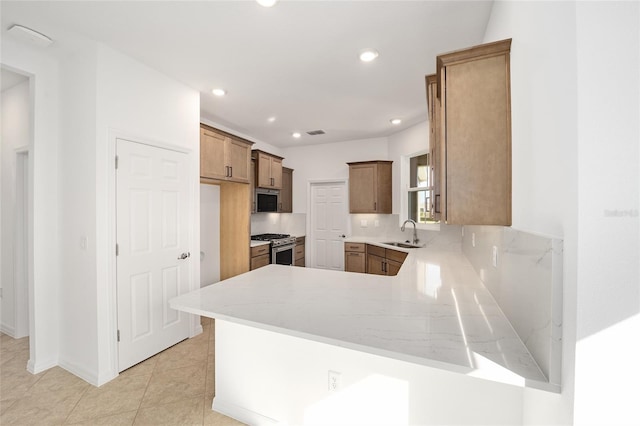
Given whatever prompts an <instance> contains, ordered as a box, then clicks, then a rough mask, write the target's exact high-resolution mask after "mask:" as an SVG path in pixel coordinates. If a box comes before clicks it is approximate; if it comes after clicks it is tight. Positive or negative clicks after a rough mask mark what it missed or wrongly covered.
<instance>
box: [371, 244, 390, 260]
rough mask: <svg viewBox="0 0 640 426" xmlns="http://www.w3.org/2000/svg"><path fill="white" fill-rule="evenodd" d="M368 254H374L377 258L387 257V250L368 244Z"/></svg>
mask: <svg viewBox="0 0 640 426" xmlns="http://www.w3.org/2000/svg"><path fill="white" fill-rule="evenodd" d="M367 254H373V255H375V256H380V257H386V253H385V249H384V248H382V247H378V246H373V245H371V244H367Z"/></svg>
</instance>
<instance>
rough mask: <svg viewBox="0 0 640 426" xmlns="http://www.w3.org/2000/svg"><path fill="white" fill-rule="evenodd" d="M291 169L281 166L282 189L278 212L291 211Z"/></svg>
mask: <svg viewBox="0 0 640 426" xmlns="http://www.w3.org/2000/svg"><path fill="white" fill-rule="evenodd" d="M292 192H293V170H292V169H288V168H286V167H283V168H282V189H281V190H280V206H279V211H280V213H292V212H293V193H292Z"/></svg>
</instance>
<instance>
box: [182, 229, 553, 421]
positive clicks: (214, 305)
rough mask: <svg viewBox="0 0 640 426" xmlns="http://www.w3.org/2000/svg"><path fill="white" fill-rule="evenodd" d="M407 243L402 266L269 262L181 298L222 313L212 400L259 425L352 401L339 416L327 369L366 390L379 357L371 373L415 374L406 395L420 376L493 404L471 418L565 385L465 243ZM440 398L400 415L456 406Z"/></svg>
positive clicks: (492, 415) (424, 382)
mask: <svg viewBox="0 0 640 426" xmlns="http://www.w3.org/2000/svg"><path fill="white" fill-rule="evenodd" d="M358 241H362V242H366V243H368V244H377V245H380V246H381V247H387V248H390V246H387V245H385V244H382V243H380V242H379V241H375V240H373V239H366V240H363V239H359V240H358ZM394 249H397V248H395V247H394ZM406 251H407V252H408V256H407V258H406V260H405V262H404V264H403V266H402V268H401V269H400V272H399V273H398V275H397V276H395V277H387V276H373V275H367V274H360V273H349V272H340V271H329V270H318V269H310V268H292V267H288V266H282V265H269V266H266V267H264V268H261V269H259V270H255V271H251V272H249V273H246V274H242V275H239V276H236V277H233V278H231V279H228V280H225V281H223V282H220V283H217V284H214V285H211V286H208V287H205V288H202V289H200V290H197V291H194V292H192V293H189V294H186V295H183V296H180V297H178V298H175V299H173V300H172V301H171V307H172V308H174V309H177V310H180V311H185V312H189V313H193V314H198V315H203V316H207V317H211V318H215V319H216V398H215V399H214V404H213V407H214V409H216V410H217V411H221V412H223V413H225V414H227V415H232V416H233V417H236V418H238V419H239V420H242V421H245V422H249V423H251V424H279V423H281V422H289V423H296V424H298V423H305V422H306V420H305V419H310V418H316V417H314V416H320V417H318V418H322V419H325V420H326V419H327V417H323V416H330V417H329V418H331V416H333V415H335V416H339V417H335V418H336V419H344V418H345V417H344V416H345V415H346V414H345V411H344V409H342V411H339V410H338V411H339V412H340V414H339V415H338V414H337V413H338V411H336V410H337V408H336V406H335V405H332V404H333V403H331V402H330V401H331V398H330V399H329V400H326V397H327V394H328V391H327V372H328V371H329V370H333V371H337V372H338V373H339V377H341V380H342V382H341V388H342V389H344V392H343V395H351V397H352V396H353V395H354V394H357V393H362V396H363V397H366V396H365V395H367V392H371V390H370V389H369V390H361V392H359V391H358V390H357V389H359V386H360V385H362V381H359V380H358V379H356V377H357V376H358V374H357V372H356V371H359V370H362V368H364V367H363V365H367V366H370V368H371V371H369V373H367V374H365V373H362V372H361V375H365V379H366V378H367V377H369V378H370V377H371V374H372V372H374V371H375V372H376V373H377V374H381V373H380V372H383V371H387V374H386V375H385V377H387V378H388V377H394V378H396V379H397V378H398V377H403V374H405V375H407V376H406V377H407V380H406V382H407V386H408V387H409V388H410V389H412V390H411V395H407V398H408V401H410V400H412V399H413V398H416V397H417V396H418V395H417V394H414V393H415V392H416V391H418V389H420V388H422V387H425V386H426V387H427V389H428V388H429V386H431V388H432V389H431V392H439V391H442V390H443V389H446V388H447V386H453V384H454V383H455V391H454V392H455V393H458V394H465V393H467V392H468V393H469V394H470V395H473V398H474V399H475V400H477V401H478V404H482V405H483V406H485V409H483V410H482V412H485V411H486V413H485V414H486V415H487V417H486V418H485V420H482V417H477V414H474V416H476V417H473V418H469V419H468V420H469V422H473V421H474V420H473V419H475V421H477V422H485V421H489V422H494V423H495V422H509V421H510V420H511V418H510V417H508V416H509V415H510V414H509V410H506V412H505V410H504V409H500V410H499V412H496V411H495V410H494V409H497V406H495V404H498V405H499V406H502V405H504V404H505V403H507V402H508V401H510V400H513V401H511V402H509V403H510V404H515V406H518V404H521V401H520V402H518V401H519V398H521V392H522V388H523V387H532V388H537V389H544V390H548V391H555V392H557V391H559V389H558V386H555V385H553V384H550V383H549V382H548V380H547V379H546V378H545V376H544V374H543V373H542V372H541V371H540V369H539V368H538V366H537V364H536V362H535V361H534V359H533V358H532V357H531V355H530V354H529V352H528V351H527V349H526V347H525V346H524V344H523V343H522V341H521V340H520V338H519V337H518V335H517V334H516V333H515V331H514V330H513V328H512V327H511V324H510V323H509V322H508V321H507V319H506V318H505V317H504V315H503V313H502V312H501V310H500V308H499V307H498V305H497V304H496V302H495V301H494V299H493V297H492V296H491V294H490V293H489V292H488V291H487V290H486V289H485V287H484V286H483V285H482V282H481V281H480V279H479V277H478V276H477V274H476V272H475V270H474V269H473V267H472V266H471V265H470V263H469V262H468V261H467V259H466V258H465V256H464V255H463V254H462V253H461V252H459V251H444V252H442V251H439V250H432V249H430V248H428V247H427V248H418V249H406ZM354 357H355V358H354ZM362 357H364V358H362ZM342 358H345V359H347V358H349V359H350V361H348V362H344V360H343V359H342ZM361 358H362V359H361ZM374 365H375V367H373V366H374ZM365 369H366V368H365ZM400 370H401V371H404V373H402V372H401V371H400ZM424 375H426V377H425V376H424ZM443 375H444V377H443ZM389 380H390V379H389ZM445 383H448V385H447V384H445ZM347 384H348V386H347ZM389 386H391V385H389ZM389 386H386V385H385V386H384V389H386V390H389V389H391V388H390V387H389ZM363 392H364V393H363ZM383 393H384V392H383ZM339 394H340V393H339V392H333V393H331V394H329V396H330V397H333V398H335V397H336V396H337V395H339ZM489 394H490V395H493V397H492V398H489V397H488V396H487V395H489ZM296 395H297V396H296ZM496 395H500V397H498V398H496ZM294 396H295V397H294ZM345 397H347V396H345ZM450 397H452V396H451V395H450ZM348 398H350V397H348ZM439 398H442V397H441V396H440V397H437V398H434V399H433V400H432V401H431V405H430V404H427V403H426V402H423V403H422V404H423V406H424V407H422V408H421V407H418V406H414V404H413V403H411V404H409V405H410V408H407V410H404V409H402V410H401V411H402V414H401V415H404V414H406V415H407V416H408V419H409V420H410V421H411V423H414V422H422V423H424V422H426V423H429V421H435V420H433V419H438V418H439V417H438V415H437V414H436V413H438V412H439V411H438V410H440V411H442V410H449V411H448V412H447V413H446V414H444V413H441V414H442V415H446V416H449V418H451V417H450V416H451V412H450V411H451V406H448V407H449V408H439V407H438V406H442V404H445V405H446V402H445V401H440V400H439ZM452 398H454V397H452ZM454 399H455V398H454ZM298 400H300V401H298ZM302 400H304V401H302ZM318 400H320V401H324V402H323V403H320V405H318ZM296 401H297V402H296ZM309 401H316V403H314V404H311V405H310V403H309ZM452 401H453V400H452ZM492 401H493V402H492ZM334 402H335V401H334ZM352 402H353V401H351V403H352ZM351 403H350V406H351V408H350V409H349V410H351V411H353V410H356V408H354V407H355V406H353V405H352V404H351ZM451 403H452V402H451ZM327 404H328V406H327ZM403 405H404V403H403ZM491 407H493V408H491ZM387 409H389V407H387ZM300 410H302V411H300ZM349 410H347V411H349ZM514 410H515V409H514ZM373 411H374V412H376V413H377V414H376V416H375V417H376V418H384V415H385V413H387V412H386V411H385V412H380V411H379V410H378V409H374V410H373ZM405 411H406V413H405ZM454 411H456V410H454ZM516 411H517V410H516ZM357 412H358V413H359V414H358V416H361V415H362V412H361V411H357ZM387 414H389V413H387ZM354 415H355V414H354ZM398 415H400V414H398V412H395V411H394V412H393V417H394V418H396V417H397V416H398ZM465 415H466V414H458V417H457V418H458V419H459V420H460V423H465V417H464V416H465ZM309 416H311V417H309ZM380 416H382V417H380ZM425 416H426V417H425ZM434 416H435V417H434ZM460 416H462V417H460ZM501 416H502V417H501ZM504 416H507V417H504ZM308 423H313V422H312V421H309V422H308Z"/></svg>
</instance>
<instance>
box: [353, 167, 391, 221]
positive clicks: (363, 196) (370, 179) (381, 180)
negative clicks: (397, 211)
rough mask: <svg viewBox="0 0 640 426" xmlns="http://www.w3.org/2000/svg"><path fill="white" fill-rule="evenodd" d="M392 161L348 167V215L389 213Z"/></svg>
mask: <svg viewBox="0 0 640 426" xmlns="http://www.w3.org/2000/svg"><path fill="white" fill-rule="evenodd" d="M392 163H393V161H361V162H357V163H347V164H348V165H349V213H389V214H390V213H391V203H392V202H391V195H392V192H391V165H392Z"/></svg>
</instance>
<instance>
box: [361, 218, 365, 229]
mask: <svg viewBox="0 0 640 426" xmlns="http://www.w3.org/2000/svg"><path fill="white" fill-rule="evenodd" d="M360 227H361V228H366V227H367V219H360Z"/></svg>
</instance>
